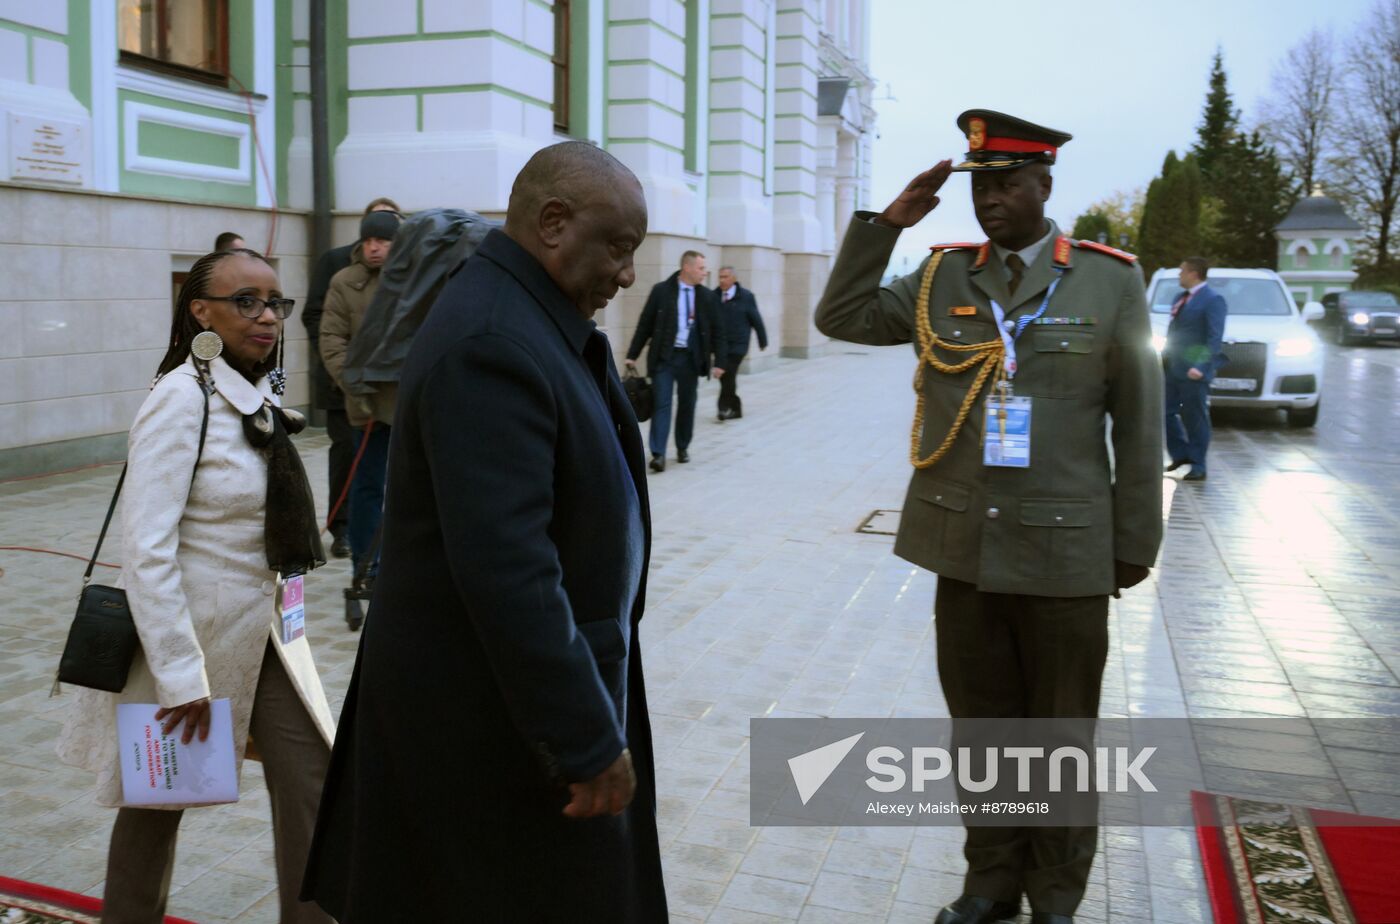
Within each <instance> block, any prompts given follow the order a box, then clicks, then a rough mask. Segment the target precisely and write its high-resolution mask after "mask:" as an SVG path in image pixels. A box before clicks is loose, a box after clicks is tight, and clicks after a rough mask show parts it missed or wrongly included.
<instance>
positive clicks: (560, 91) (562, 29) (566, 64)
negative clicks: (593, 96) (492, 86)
mask: <svg viewBox="0 0 1400 924" xmlns="http://www.w3.org/2000/svg"><path fill="white" fill-rule="evenodd" d="M572 17H573V10H572V9H571V5H570V2H569V0H554V54H552V55H551V56H550V59H549V61H550V65H551V68H552V76H553V77H554V103H553V106H552V107H551V108H552V109H553V117H554V130H555V131H556V132H558V133H559V134H561V135H568V134H569V108H570V107H569V95H570V68H571V67H572V65H573V62H572V60H570V54H569V51H570V49H569V46H570V44H572V37H573V18H572ZM561 75H562V81H561V79H560V78H561Z"/></svg>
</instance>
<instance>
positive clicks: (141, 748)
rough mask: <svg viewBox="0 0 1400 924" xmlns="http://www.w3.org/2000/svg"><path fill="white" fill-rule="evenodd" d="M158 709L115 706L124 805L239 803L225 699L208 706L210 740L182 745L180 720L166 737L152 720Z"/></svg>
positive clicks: (146, 705) (141, 705) (145, 705)
mask: <svg viewBox="0 0 1400 924" xmlns="http://www.w3.org/2000/svg"><path fill="white" fill-rule="evenodd" d="M159 710H160V706H158V705H156V704H154V703H127V704H124V705H118V706H117V746H118V754H119V755H120V757H121V765H122V801H123V803H124V804H126V805H215V804H218V803H221V802H237V801H238V773H237V771H236V770H235V763H234V757H233V714H232V712H231V711H230V710H229V702H228V700H226V699H216V700H214V701H213V702H212V703H211V704H210V714H209V738H208V740H206V741H200V740H199V735H198V734H196V735H195V736H194V737H193V738H192V739H190V743H189V744H183V743H181V741H180V736H181V735H182V734H184V731H185V726H184V723H183V722H182V723H181V724H180V725H179V726H178V727H177V728H175V729H174V732H173V733H172V734H169V735H164V734H161V730H160V727H161V723H160V722H157V721H156V712H158V711H159Z"/></svg>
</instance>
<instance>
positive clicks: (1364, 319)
mask: <svg viewBox="0 0 1400 924" xmlns="http://www.w3.org/2000/svg"><path fill="white" fill-rule="evenodd" d="M1351 323H1353V324H1355V325H1356V326H1357V327H1364V326H1366V325H1367V324H1370V323H1371V316H1370V315H1369V314H1367V313H1366V312H1364V311H1358V312H1356V314H1354V315H1352V316H1351Z"/></svg>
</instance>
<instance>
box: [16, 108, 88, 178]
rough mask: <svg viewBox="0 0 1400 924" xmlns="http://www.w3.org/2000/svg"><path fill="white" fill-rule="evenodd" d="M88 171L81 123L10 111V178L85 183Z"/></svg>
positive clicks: (86, 140)
mask: <svg viewBox="0 0 1400 924" xmlns="http://www.w3.org/2000/svg"><path fill="white" fill-rule="evenodd" d="M91 174H92V155H91V154H90V153H89V150H88V132H87V129H86V128H85V127H84V126H83V125H82V123H80V122H65V121H62V120H59V119H43V118H35V117H34V116H27V115H19V114H17V113H11V114H10V179H12V180H28V181H31V182H39V183H58V184H61V185H63V186H87V185H89V181H90V178H91Z"/></svg>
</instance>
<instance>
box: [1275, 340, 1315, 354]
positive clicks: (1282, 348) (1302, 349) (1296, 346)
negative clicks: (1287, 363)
mask: <svg viewBox="0 0 1400 924" xmlns="http://www.w3.org/2000/svg"><path fill="white" fill-rule="evenodd" d="M1315 349H1317V344H1316V343H1315V342H1314V341H1313V339H1312V338H1311V337H1289V338H1287V339H1286V340H1280V341H1279V342H1278V346H1276V347H1275V348H1274V353H1275V354H1276V355H1278V356H1307V355H1308V354H1309V353H1311V352H1312V351H1313V350H1315Z"/></svg>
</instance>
